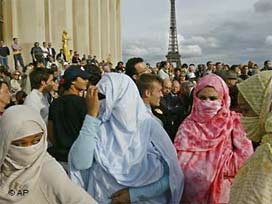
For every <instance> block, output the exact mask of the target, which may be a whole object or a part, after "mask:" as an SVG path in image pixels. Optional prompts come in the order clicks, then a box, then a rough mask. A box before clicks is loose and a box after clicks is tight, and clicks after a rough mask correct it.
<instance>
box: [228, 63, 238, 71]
mask: <svg viewBox="0 0 272 204" xmlns="http://www.w3.org/2000/svg"><path fill="white" fill-rule="evenodd" d="M236 67H239V66H238V65H237V64H234V65H232V66H231V67H230V70H232V71H235V69H236Z"/></svg>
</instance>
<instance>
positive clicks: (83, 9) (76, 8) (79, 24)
mask: <svg viewBox="0 0 272 204" xmlns="http://www.w3.org/2000/svg"><path fill="white" fill-rule="evenodd" d="M73 14H74V15H73V16H74V18H73V22H74V26H73V30H74V34H73V36H74V39H73V43H74V50H75V51H78V53H79V54H80V56H82V55H83V54H87V55H88V53H89V49H90V48H89V0H76V1H73Z"/></svg>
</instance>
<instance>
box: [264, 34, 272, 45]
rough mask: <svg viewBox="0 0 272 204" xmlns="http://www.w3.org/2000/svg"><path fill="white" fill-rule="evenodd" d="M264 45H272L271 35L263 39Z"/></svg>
mask: <svg viewBox="0 0 272 204" xmlns="http://www.w3.org/2000/svg"><path fill="white" fill-rule="evenodd" d="M265 44H266V45H272V35H269V36H267V37H266V39H265Z"/></svg>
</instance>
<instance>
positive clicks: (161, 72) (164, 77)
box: [159, 69, 169, 80]
mask: <svg viewBox="0 0 272 204" xmlns="http://www.w3.org/2000/svg"><path fill="white" fill-rule="evenodd" d="M159 77H160V78H161V79H162V80H165V79H169V75H168V74H167V73H166V72H165V71H164V70H163V69H161V70H160V71H159Z"/></svg>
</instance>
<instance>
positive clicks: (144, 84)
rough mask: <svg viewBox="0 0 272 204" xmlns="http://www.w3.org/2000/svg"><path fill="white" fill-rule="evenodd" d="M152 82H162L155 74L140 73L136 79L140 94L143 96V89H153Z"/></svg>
mask: <svg viewBox="0 0 272 204" xmlns="http://www.w3.org/2000/svg"><path fill="white" fill-rule="evenodd" d="M154 82H158V83H159V84H161V85H162V84H163V81H162V79H161V78H160V77H159V76H157V75H156V74H142V75H141V76H140V77H139V79H138V80H137V81H136V85H137V87H138V90H139V92H140V95H141V96H143V94H144V92H145V90H148V89H153V83H154Z"/></svg>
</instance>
